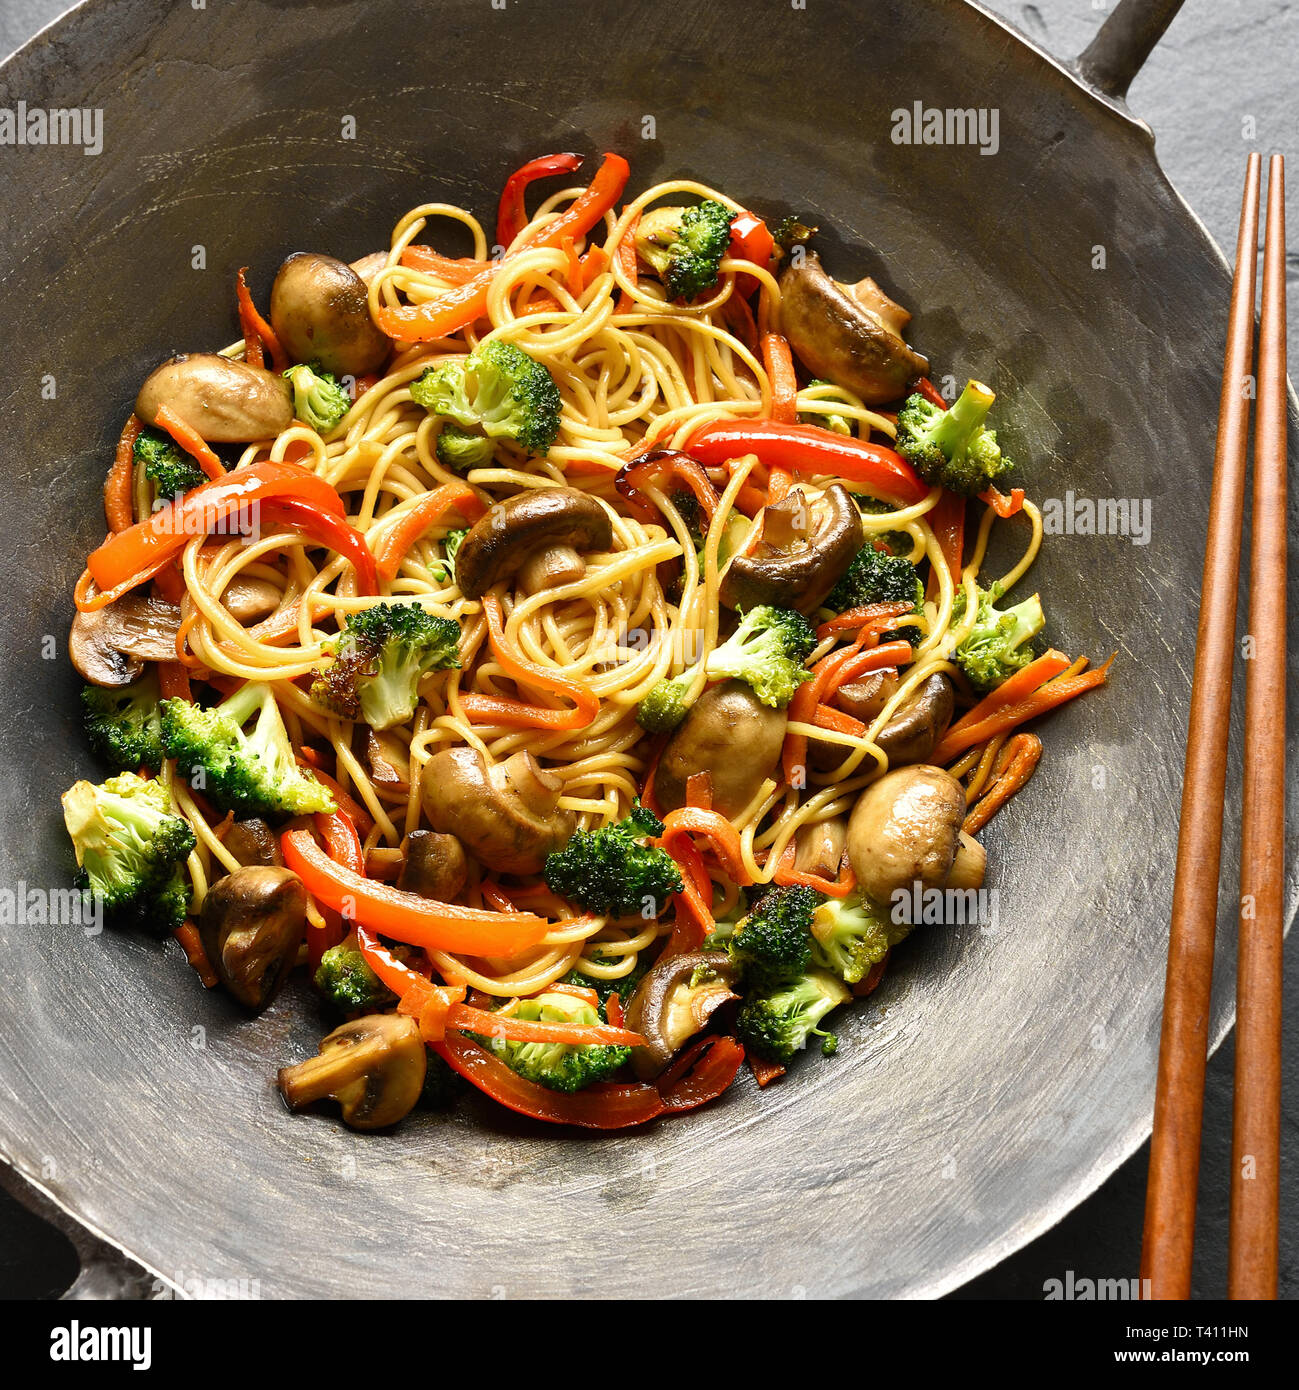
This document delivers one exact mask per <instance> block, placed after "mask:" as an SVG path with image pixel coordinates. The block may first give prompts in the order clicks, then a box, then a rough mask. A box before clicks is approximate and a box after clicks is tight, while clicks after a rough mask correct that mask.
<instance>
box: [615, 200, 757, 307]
mask: <svg viewBox="0 0 1299 1390" xmlns="http://www.w3.org/2000/svg"><path fill="white" fill-rule="evenodd" d="M734 219H735V214H734V213H733V212H732V211H731V210H730V208H728V207H724V206H723V205H722V204H721V203H718V202H715V201H713V200H712V199H709V200H708V201H707V202H703V203H698V204H696V205H695V206H694V207H658V208H652V209H651V210H650V211H649V212H647V213H645V215H644V216H643V217H642V218H641V220H640V226H639V227H638V228H637V229H636V254H637V255H638V256H640V258H641V260H643V261H644V262H645V264H646V265H648V266H650V267H651V268H652V269H653V271H654V273H655V274H656V275H657V276H658V277H659V279H660V280H662V281H663V288H664V290H666V291H667V296H668V298H669V299H696V298H697V297H698V296H699V295H701V294H703V293H704V292H705V291H706V290H711V289H712V288H713V287H714V286H715V285H716V284H717V275H718V267H719V266H720V265H721V263H722V258H723V257H724V256H725V255H726V249H727V247H728V246H729V245H730V241H731V223H732V222H733V221H734Z"/></svg>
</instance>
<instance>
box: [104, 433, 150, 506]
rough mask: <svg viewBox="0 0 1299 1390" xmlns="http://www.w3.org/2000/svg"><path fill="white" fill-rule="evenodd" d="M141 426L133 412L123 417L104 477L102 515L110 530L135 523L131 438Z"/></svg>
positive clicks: (134, 437) (136, 436)
mask: <svg viewBox="0 0 1299 1390" xmlns="http://www.w3.org/2000/svg"><path fill="white" fill-rule="evenodd" d="M143 428H144V427H143V426H142V425H141V424H140V421H139V420H138V419H137V418H136V417H135V415H134V414H132V415H128V416H127V417H126V424H124V425H123V426H122V433H121V435H120V436H119V437H118V440H117V452H116V453H115V454H114V455H113V466H112V467H111V468H110V469H109V470H108V477H106V478H105V479H104V516H105V518H106V519H107V521H108V529H109V530H110V531H125V530H126V529H127V528H128V527H130V526H134V525H135V502H134V483H135V441H136V439H138V438H139V435H140V431H141V429H143Z"/></svg>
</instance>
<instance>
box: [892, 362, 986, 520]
mask: <svg viewBox="0 0 1299 1390" xmlns="http://www.w3.org/2000/svg"><path fill="white" fill-rule="evenodd" d="M995 399H996V397H995V395H994V394H993V392H992V391H991V390H989V388H988V387H986V386H985V385H984V384H983V383H982V382H981V381H971V382H969V383H968V384H967V385H966V388H965V390H964V391H962V392H961V395H960V398H959V399H958V400H957V401H956V403H955V404H954V405H953V406H952V408H951V409H950V410H943V409H942V408H941V407H940V406H937V405H934V404H933V402H931V401H928V400H926V399H925V398H924V396H921V395H914V396H908V397H907V399H906V402H905V404H904V405H903V407H902V409H901V411H899V413H898V438H897V449H898V453H900V454H901V455H902V457H903V458H904V459H906V460H907V462H908V463H909V464H910V465H911V466H912V467H913V468H914V469H915V470H916V472H917V473H919V474H920V476H921V477H922V478H924V480H925V481H926V482H927V483H940V484H941V485H942V486H943V487H945V488H947V489H948V490H949V491H951V492H959V493H961V494H963V495H964V496H966V497H974V496H976V495H977V494H978V493H980V492H983V491H984V490H985V489H987V488H989V487H991V486H992V485H993V484H994V483H995V482H996V481H997V480H998V478H1000V477H1001V475H1002V474H1003V473H1007V472H1009V471H1010V469H1012V468H1013V467H1014V464H1013V463H1011V461H1010V460H1009V459H1008V458H1006V457H1005V456H1004V455H1003V454H1002V452H1001V449H1000V447H999V446H998V444H997V434H996V431H995V430H989V429H984V427H983V422H984V421H985V420H986V419H987V418H988V411H989V410H990V409H991V408H992V402H993V401H994V400H995Z"/></svg>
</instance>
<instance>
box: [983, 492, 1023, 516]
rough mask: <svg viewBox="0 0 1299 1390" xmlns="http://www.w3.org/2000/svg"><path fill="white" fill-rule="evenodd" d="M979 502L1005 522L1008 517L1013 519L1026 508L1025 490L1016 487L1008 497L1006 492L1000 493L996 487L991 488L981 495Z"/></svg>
mask: <svg viewBox="0 0 1299 1390" xmlns="http://www.w3.org/2000/svg"><path fill="white" fill-rule="evenodd" d="M979 501H980V502H984V503H986V504H987V505H988V506H989V507H991V508H992V510H993V511H994V512H996V513H997V515H998V516H999V517H1000V518H1001V519H1002V520H1003V521H1005V520H1006V519H1007V517H1012V516H1014V515H1015V513H1016V512H1019V511H1022V510H1023V508H1024V489H1023V488H1022V487H1014V488H1011V490H1010V495H1009V496H1007V495H1006V494H1005V493H1004V492H998V491H997V489H996V488H995V487H990V488H988V489H986V490H985V491H984V492H981V493H980V494H979Z"/></svg>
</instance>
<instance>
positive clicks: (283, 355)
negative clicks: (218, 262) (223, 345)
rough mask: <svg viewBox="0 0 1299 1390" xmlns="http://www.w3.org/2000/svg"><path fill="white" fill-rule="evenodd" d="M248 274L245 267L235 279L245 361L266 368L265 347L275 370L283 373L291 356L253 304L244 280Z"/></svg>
mask: <svg viewBox="0 0 1299 1390" xmlns="http://www.w3.org/2000/svg"><path fill="white" fill-rule="evenodd" d="M247 274H248V267H247V266H243V267H241V268H240V271H239V274H238V276H237V277H236V279H235V296H236V298H237V299H238V301H239V326H240V328H241V329H242V331H243V335H244V361H245V362H251V363H252V364H253V366H255V367H261V366H264V365H265V360H266V359H265V356H264V354H263V352H262V349H263V347H264V348H266V349H267V350H268V351H269V352H270V354H271V362H272V364H273V365H274V367H275V370H276V371H277V372H282V371H283V370H284V369H285V368H286V367H287V366H288V365H289V355H288V353H287V352H285V351H284V348H283V347H282V346H281V345H280V340H279V338H278V337H276V335H275V330H274V329H273V328H272V327H271V326H270V324H269V323H267V322H266V320H265V319H264V318H263V317H262V316H261V314H259V313H258V312H257V305H256V304H254V303H253V297H252V295H251V293H249V290H248V282H247V280H246V279H245V278H244V277H245V276H246V275H247ZM254 343H255V344H256V346H255V347H254V348H253V356H252V357H249V355H248V349H249V346H250V344H254Z"/></svg>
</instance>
